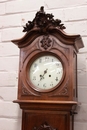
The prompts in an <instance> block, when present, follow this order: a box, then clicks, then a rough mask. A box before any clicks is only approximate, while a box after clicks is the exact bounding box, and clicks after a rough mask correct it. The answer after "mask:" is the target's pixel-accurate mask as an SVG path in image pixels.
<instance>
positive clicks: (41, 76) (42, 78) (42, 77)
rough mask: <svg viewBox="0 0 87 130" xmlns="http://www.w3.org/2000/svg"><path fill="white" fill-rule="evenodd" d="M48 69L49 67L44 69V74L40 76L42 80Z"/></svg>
mask: <svg viewBox="0 0 87 130" xmlns="http://www.w3.org/2000/svg"><path fill="white" fill-rule="evenodd" d="M47 70H48V69H46V70H44V74H43V75H40V77H41V78H40V80H42V79H44V75H45V74H46V73H47Z"/></svg>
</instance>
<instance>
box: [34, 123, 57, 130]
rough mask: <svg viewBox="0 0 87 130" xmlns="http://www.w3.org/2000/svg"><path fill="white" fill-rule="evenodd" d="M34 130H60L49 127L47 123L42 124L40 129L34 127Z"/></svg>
mask: <svg viewBox="0 0 87 130" xmlns="http://www.w3.org/2000/svg"><path fill="white" fill-rule="evenodd" d="M33 130H58V129H54V128H52V127H51V126H50V125H48V123H47V122H44V123H43V124H41V126H40V127H38V128H37V127H34V128H33Z"/></svg>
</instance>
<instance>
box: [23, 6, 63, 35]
mask: <svg viewBox="0 0 87 130" xmlns="http://www.w3.org/2000/svg"><path fill="white" fill-rule="evenodd" d="M53 17H54V16H53V15H52V14H48V13H47V14H46V13H45V12H44V7H43V6H42V7H41V8H40V11H38V12H37V13H36V16H35V18H34V19H33V21H28V23H26V25H25V26H24V27H23V28H24V30H23V32H28V31H31V30H33V29H36V28H38V29H40V32H44V33H48V30H49V28H51V27H58V28H59V29H61V30H63V29H65V26H64V24H61V20H60V19H54V18H53Z"/></svg>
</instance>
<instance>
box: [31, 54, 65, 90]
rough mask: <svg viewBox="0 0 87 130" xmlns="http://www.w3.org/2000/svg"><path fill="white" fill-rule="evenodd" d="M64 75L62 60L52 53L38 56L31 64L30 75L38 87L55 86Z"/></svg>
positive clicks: (46, 88)
mask: <svg viewBox="0 0 87 130" xmlns="http://www.w3.org/2000/svg"><path fill="white" fill-rule="evenodd" d="M62 76H63V66H62V63H61V61H60V60H59V59H58V58H56V57H55V56H52V55H45V56H41V57H39V58H37V59H36V60H35V61H34V62H33V63H32V65H31V67H30V71H29V77H30V81H31V82H32V84H33V85H34V86H35V87H36V88H37V89H38V88H39V89H41V90H48V89H51V88H54V87H55V86H56V85H57V84H58V83H59V82H60V81H61V78H62Z"/></svg>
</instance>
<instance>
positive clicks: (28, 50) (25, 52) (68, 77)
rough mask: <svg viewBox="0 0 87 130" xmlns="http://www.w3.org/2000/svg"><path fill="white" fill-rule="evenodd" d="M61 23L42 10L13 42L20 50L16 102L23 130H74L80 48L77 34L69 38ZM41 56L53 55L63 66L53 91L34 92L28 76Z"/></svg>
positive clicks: (79, 39) (36, 90) (81, 43)
mask: <svg viewBox="0 0 87 130" xmlns="http://www.w3.org/2000/svg"><path fill="white" fill-rule="evenodd" d="M63 29H65V27H64V25H63V24H61V20H59V19H56V20H54V19H53V15H52V14H46V13H45V12H44V10H43V7H41V9H40V11H39V12H37V13H36V16H35V18H34V20H33V21H32V22H31V21H28V23H27V24H26V26H25V27H24V32H26V34H25V35H24V37H22V38H21V39H17V40H12V42H13V43H14V44H16V45H17V46H18V47H19V48H20V61H19V77H18V99H17V100H15V101H14V102H16V103H19V105H20V108H21V109H22V111H23V114H22V130H73V119H74V118H73V114H74V113H75V108H76V105H77V103H78V102H77V97H78V89H77V53H78V51H79V49H80V48H82V47H83V42H82V40H81V37H80V35H68V34H66V33H65V32H64V31H63ZM41 55H54V56H56V57H57V58H58V59H60V61H61V62H62V65H63V70H64V72H63V77H62V79H61V81H60V83H59V84H58V85H56V86H55V87H54V88H53V89H50V90H46V91H41V90H40V89H35V86H34V85H33V84H32V83H31V81H30V78H29V76H28V73H29V69H30V66H31V64H32V62H33V61H34V60H35V59H36V58H37V57H39V56H41ZM48 82H50V81H48Z"/></svg>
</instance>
